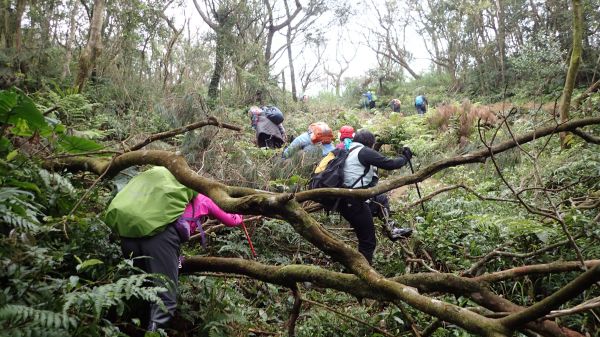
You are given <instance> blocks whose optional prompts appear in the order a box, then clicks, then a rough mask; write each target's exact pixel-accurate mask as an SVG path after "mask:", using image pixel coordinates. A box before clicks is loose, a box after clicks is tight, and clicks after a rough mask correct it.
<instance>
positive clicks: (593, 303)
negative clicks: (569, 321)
mask: <svg viewBox="0 0 600 337" xmlns="http://www.w3.org/2000/svg"><path fill="white" fill-rule="evenodd" d="M599 307H600V297H594V298H592V299H591V300H589V301H585V302H583V303H581V304H579V305H576V306H574V307H572V308H569V309H563V310H553V311H551V312H550V314H549V315H546V317H545V318H546V319H552V318H556V317H562V316H569V315H574V314H578V313H580V312H583V311H588V310H592V309H596V308H599Z"/></svg>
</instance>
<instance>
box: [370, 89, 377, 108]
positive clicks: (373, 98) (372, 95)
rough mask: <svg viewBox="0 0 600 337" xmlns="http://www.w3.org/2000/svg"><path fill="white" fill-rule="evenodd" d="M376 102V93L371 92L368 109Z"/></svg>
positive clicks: (373, 106)
mask: <svg viewBox="0 0 600 337" xmlns="http://www.w3.org/2000/svg"><path fill="white" fill-rule="evenodd" d="M369 92H370V91H369ZM376 104H377V94H375V93H371V101H370V102H369V109H374V108H375V105H376Z"/></svg>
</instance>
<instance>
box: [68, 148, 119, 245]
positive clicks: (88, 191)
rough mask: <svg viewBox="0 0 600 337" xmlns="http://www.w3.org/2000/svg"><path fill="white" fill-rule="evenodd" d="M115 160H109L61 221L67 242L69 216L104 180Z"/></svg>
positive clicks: (113, 158)
mask: <svg viewBox="0 0 600 337" xmlns="http://www.w3.org/2000/svg"><path fill="white" fill-rule="evenodd" d="M115 158H117V157H116V156H114V157H112V158H111V160H110V163H108V165H107V166H106V169H105V170H104V172H102V174H101V175H99V176H98V178H97V179H96V180H94V183H93V184H92V186H90V187H89V188H88V189H87V190H86V191H85V193H84V194H83V196H82V197H81V198H80V199H79V200H78V201H77V203H76V204H75V206H73V208H72V209H71V211H70V212H69V215H67V217H66V218H65V219H64V220H63V232H64V233H65V238H66V239H67V240H69V234H68V233H67V219H69V218H71V216H72V215H73V213H75V210H77V208H78V207H79V205H81V203H82V202H83V200H85V198H87V196H88V195H89V194H90V193H91V192H92V190H93V189H94V187H95V186H96V185H97V184H98V182H99V181H100V180H102V178H104V176H105V175H106V173H108V171H109V170H110V166H111V165H112V163H113V162H114V161H115Z"/></svg>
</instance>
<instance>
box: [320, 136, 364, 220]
mask: <svg viewBox="0 0 600 337" xmlns="http://www.w3.org/2000/svg"><path fill="white" fill-rule="evenodd" d="M358 148H360V147H354V148H352V149H350V150H346V149H335V150H333V151H331V153H333V158H331V156H329V155H328V156H325V158H323V159H321V162H320V163H319V165H317V168H319V167H322V165H323V164H324V163H325V161H327V163H326V165H327V166H326V167H325V169H324V170H323V171H321V172H319V173H313V175H312V177H311V178H310V181H309V182H308V189H309V190H313V189H315V188H328V187H331V188H333V187H344V163H345V162H346V159H347V158H348V155H349V154H350V152H352V151H354V150H356V149H358ZM369 169H370V166H367V167H366V168H365V172H364V173H363V174H362V175H361V176H360V177H359V178H358V179H356V181H355V182H354V184H352V185H351V186H350V187H349V188H353V187H354V186H355V185H356V184H357V183H358V182H359V181H360V180H361V179H362V178H364V177H365V176H366V175H367V173H368V172H369ZM339 201H340V198H335V197H332V198H321V199H319V200H318V202H319V203H320V204H322V205H323V207H325V209H326V210H332V211H333V210H335V209H336V208H337V205H338V203H339Z"/></svg>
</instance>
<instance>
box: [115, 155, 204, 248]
mask: <svg viewBox="0 0 600 337" xmlns="http://www.w3.org/2000/svg"><path fill="white" fill-rule="evenodd" d="M196 194H197V192H195V191H194V190H192V189H190V188H187V187H186V186H184V185H182V184H181V183H180V182H178V181H177V179H175V177H174V176H173V175H172V174H171V172H169V170H167V169H166V168H164V167H161V166H156V167H153V168H151V169H149V170H147V171H145V172H142V173H140V174H138V175H137V176H135V177H134V178H133V179H131V181H129V183H127V185H125V187H124V188H123V189H122V190H121V191H120V192H119V193H117V195H116V196H115V198H114V199H113V200H112V201H111V203H110V205H109V206H108V209H107V210H106V214H105V217H104V221H105V222H106V224H107V225H108V226H109V227H110V228H111V229H112V230H113V231H116V232H117V233H118V234H119V235H120V236H121V237H126V238H140V237H147V236H153V235H155V234H157V233H160V232H162V231H163V230H164V229H165V228H166V227H167V225H168V224H170V223H171V222H173V221H175V220H176V219H177V218H179V217H180V216H181V214H182V213H183V211H184V209H185V206H186V205H187V204H188V203H189V202H190V200H192V198H193V197H194V196H195V195H196Z"/></svg>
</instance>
